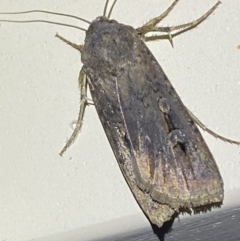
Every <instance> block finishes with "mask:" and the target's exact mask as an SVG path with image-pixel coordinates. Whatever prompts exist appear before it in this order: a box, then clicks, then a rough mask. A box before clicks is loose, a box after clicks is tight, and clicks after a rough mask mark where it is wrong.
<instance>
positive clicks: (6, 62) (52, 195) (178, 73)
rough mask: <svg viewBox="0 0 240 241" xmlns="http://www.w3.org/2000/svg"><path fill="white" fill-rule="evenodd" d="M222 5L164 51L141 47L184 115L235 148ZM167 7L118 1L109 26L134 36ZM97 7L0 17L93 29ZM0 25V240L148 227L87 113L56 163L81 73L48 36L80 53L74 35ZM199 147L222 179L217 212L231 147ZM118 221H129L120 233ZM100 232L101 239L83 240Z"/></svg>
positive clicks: (230, 182)
mask: <svg viewBox="0 0 240 241" xmlns="http://www.w3.org/2000/svg"><path fill="white" fill-rule="evenodd" d="M222 2H223V4H222V5H220V7H219V8H218V9H217V10H216V11H215V12H214V14H213V15H211V16H210V18H209V19H208V20H206V21H205V22H203V23H202V24H201V25H200V26H199V27H198V28H196V29H194V30H192V31H189V32H187V33H185V34H183V35H181V36H178V37H177V38H175V39H174V49H173V48H172V47H171V45H170V44H169V42H168V41H159V42H155V43H151V44H148V46H149V47H150V49H151V50H152V52H153V54H154V55H155V56H156V58H157V59H158V61H159V63H160V64H161V66H162V67H163V69H164V71H165V72H166V74H167V75H168V77H169V79H170V80H171V82H172V84H173V85H174V87H175V88H176V90H177V92H178V93H179V95H180V97H181V98H182V100H183V102H184V103H185V104H186V106H188V108H189V109H190V110H191V111H192V112H193V113H194V114H195V115H197V116H198V117H199V119H200V120H201V121H202V122H203V123H205V124H206V125H207V126H208V127H210V128H212V129H213V130H215V131H217V132H219V133H220V134H222V135H225V136H227V137H229V138H233V139H240V131H239V130H240V108H239V107H240V104H239V103H240V50H239V49H237V45H239V44H240V28H239V22H240V7H239V1H238V0H231V1H227V0H223V1H222ZM215 3H216V1H215V0H211V1H209V0H204V1H203V0H201V1H200V0H199V1H189V0H182V1H180V3H179V4H178V5H177V7H176V8H175V9H174V11H173V12H172V14H171V15H170V16H169V17H168V18H167V19H166V20H164V22H163V23H162V25H167V26H170V25H176V24H180V23H185V22H189V21H191V20H194V19H196V18H198V17H199V16H201V15H202V14H203V13H205V11H206V10H208V9H209V8H210V7H211V6H212V5H214V4H215ZM170 4H171V1H161V0H151V1H141V4H139V1H126V0H122V1H120V0H119V2H118V3H117V4H116V6H115V9H114V11H113V14H112V17H113V18H114V19H117V20H118V21H119V22H123V23H126V24H130V25H133V26H135V27H139V26H141V25H142V24H143V23H145V22H146V21H147V20H149V19H151V18H152V17H154V16H156V15H158V14H159V13H161V12H162V11H163V10H164V9H165V8H166V7H168V6H169V5H170ZM103 5H104V1H97V0H88V1H83V0H82V1H81V0H78V1H76V0H68V1H64V2H63V1H61V2H59V1H58V0H55V1H47V0H42V1H36V0H31V1H25V2H23V1H16V0H15V1H14V0H8V1H3V0H2V1H1V11H23V10H30V9H45V10H49V11H58V12H64V13H70V14H74V15H77V16H80V17H84V18H87V19H88V20H93V19H95V18H96V16H99V15H101V13H102V10H103ZM3 17H4V18H7V17H6V16H2V17H1V18H3ZM25 17H28V19H33V18H36V19H43V18H44V15H37V14H32V15H28V16H25ZM9 18H13V16H10V17H9ZM9 18H8V19H9ZM15 19H17V18H15ZM18 19H24V16H20V17H19V18H18ZM45 19H46V18H45ZM48 19H50V18H48ZM51 20H55V21H60V20H61V18H55V17H54V18H51ZM66 21H67V23H75V24H77V23H76V22H75V21H73V22H72V21H70V20H68V19H63V22H66ZM0 24H1V25H0V113H1V119H0V131H1V135H0V166H1V168H0V196H1V198H0V210H1V218H0V240H11V241H15V240H28V239H33V238H40V237H48V236H50V235H55V234H59V233H62V235H64V234H65V233H68V234H69V232H70V233H72V237H74V234H75V233H78V236H77V237H78V238H79V240H84V238H86V239H90V238H92V237H100V236H101V235H104V234H106V232H108V231H111V232H113V233H115V232H120V231H121V230H122V229H134V228H137V227H140V226H147V225H149V224H148V222H147V220H146V218H145V217H144V215H143V214H142V213H141V211H140V209H139V207H138V206H137V204H136V202H135V200H134V198H133V197H132V195H131V193H130V191H129V189H128V187H127V185H126V183H125V181H124V179H123V177H122V175H121V173H120V170H119V169H118V165H117V162H116V160H115V157H114V155H113V153H112V151H111V148H110V145H109V143H108V141H107V139H106V137H105V134H104V131H103V129H102V127H101V124H100V121H99V119H98V117H97V114H96V111H95V108H94V107H93V106H90V107H88V108H87V110H86V115H85V118H84V126H83V129H82V132H81V135H80V136H79V138H78V139H77V141H76V143H75V144H74V145H73V146H72V147H71V148H70V149H69V150H68V151H67V153H66V154H65V155H64V157H60V156H59V155H58V152H59V151H60V150H61V148H62V147H63V145H64V143H65V141H66V139H67V138H68V137H69V136H70V134H71V132H72V130H71V128H70V127H69V124H70V123H71V122H72V121H73V120H75V119H76V118H77V115H78V109H79V91H78V83H77V78H78V73H79V70H80V67H81V63H80V59H79V58H80V57H79V56H80V54H79V53H77V52H76V51H75V50H74V49H71V48H70V47H69V46H67V45H65V44H64V43H62V42H61V41H59V40H58V39H56V38H54V35H55V33H56V32H58V33H60V34H61V35H62V36H65V37H66V38H68V39H69V40H71V41H73V42H76V43H83V41H84V33H83V32H80V31H77V30H74V29H69V28H66V27H65V28H64V27H60V26H53V25H46V24H21V25H19V24H10V23H0ZM79 26H84V27H87V26H86V25H83V24H82V23H80V24H79ZM204 138H205V139H206V141H207V143H208V145H209V148H210V149H211V151H212V153H213V155H214V156H215V159H216V161H217V163H218V165H219V168H220V171H221V174H222V176H223V179H224V183H225V190H226V201H225V205H226V206H228V205H229V206H230V205H233V204H234V203H237V202H238V201H239V198H240V175H239V170H240V159H239V157H240V147H238V146H234V145H230V144H226V143H224V142H222V141H219V140H216V139H215V138H213V137H211V136H209V135H208V134H204ZM230 193H234V194H233V196H230ZM121 218H122V219H124V223H123V224H122V226H121V224H119V223H118V226H117V229H116V230H113V229H112V230H110V227H111V226H109V222H110V223H111V224H113V223H115V220H117V219H121ZM125 218H127V219H125ZM127 220H134V221H131V225H127V224H126V222H127ZM113 221H114V222H113ZM106 222H108V225H107V227H106V225H104V223H106ZM129 222H130V221H129ZM120 223H121V221H120ZM100 224H102V226H101V231H99V232H98V233H97V230H98V229H97V228H96V229H94V230H95V231H93V229H92V227H93V226H94V227H97V226H98V225H100ZM104 226H105V227H106V228H105V229H104V228H103V227H104ZM62 237H63V236H62ZM46 240H47V239H46ZM69 240H70V239H69Z"/></svg>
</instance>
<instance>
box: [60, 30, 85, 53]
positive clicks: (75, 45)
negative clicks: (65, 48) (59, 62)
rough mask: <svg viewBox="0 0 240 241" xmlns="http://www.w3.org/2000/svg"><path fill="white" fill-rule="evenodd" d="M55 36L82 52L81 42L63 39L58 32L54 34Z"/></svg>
mask: <svg viewBox="0 0 240 241" xmlns="http://www.w3.org/2000/svg"><path fill="white" fill-rule="evenodd" d="M55 37H57V38H59V39H60V40H62V41H63V42H64V43H66V44H68V45H70V46H71V47H73V48H74V49H76V50H78V51H79V52H80V53H82V49H83V45H81V44H79V45H78V44H75V43H72V42H70V41H69V40H67V39H65V38H64V37H62V36H61V35H59V34H58V33H57V34H56V35H55Z"/></svg>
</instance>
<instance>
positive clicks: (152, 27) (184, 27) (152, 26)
mask: <svg viewBox="0 0 240 241" xmlns="http://www.w3.org/2000/svg"><path fill="white" fill-rule="evenodd" d="M177 2H178V1H177V0H175V1H174V2H173V4H172V5H171V6H170V7H169V8H168V9H167V10H166V11H165V12H164V13H163V14H161V15H160V16H159V17H156V18H154V19H152V20H150V21H149V22H147V23H146V24H144V25H143V26H142V27H140V28H137V29H136V31H137V32H138V33H139V34H140V35H141V37H142V38H143V39H144V40H145V41H154V40H157V39H164V38H168V39H169V40H170V42H171V44H172V45H173V42H172V38H173V37H175V36H177V35H179V34H181V33H183V32H186V31H188V30H190V29H193V28H195V27H197V26H198V25H199V24H200V23H201V22H203V21H204V20H205V19H206V18H207V17H208V16H209V15H211V14H212V13H213V11H214V10H215V9H216V8H217V7H218V5H219V4H221V2H220V1H218V2H217V3H216V4H215V5H214V6H213V7H211V8H210V9H209V10H208V11H207V12H206V13H205V14H203V15H202V16H201V17H200V18H198V19H197V20H195V21H192V22H190V23H186V24H181V25H177V26H170V27H158V26H156V25H157V24H158V23H159V22H160V21H161V20H162V19H163V18H164V17H165V16H166V15H167V14H168V13H169V12H170V11H171V10H172V8H173V7H174V6H175V5H176V3H177ZM169 9H170V11H168V10H169ZM176 30H180V31H178V32H176V33H174V34H171V32H173V31H176ZM149 32H164V33H167V35H159V36H152V37H146V34H147V33H149Z"/></svg>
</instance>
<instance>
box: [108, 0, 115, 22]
mask: <svg viewBox="0 0 240 241" xmlns="http://www.w3.org/2000/svg"><path fill="white" fill-rule="evenodd" d="M116 2H117V0H114V2H113V4H112V6H111V8H110V11H109V13H108V16H107V18H110V17H111V14H112V11H113V8H114V6H115V4H116Z"/></svg>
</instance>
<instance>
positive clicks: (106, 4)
mask: <svg viewBox="0 0 240 241" xmlns="http://www.w3.org/2000/svg"><path fill="white" fill-rule="evenodd" d="M108 2H109V0H106V2H105V5H104V9H103V16H104V17H106V12H107V6H108Z"/></svg>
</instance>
